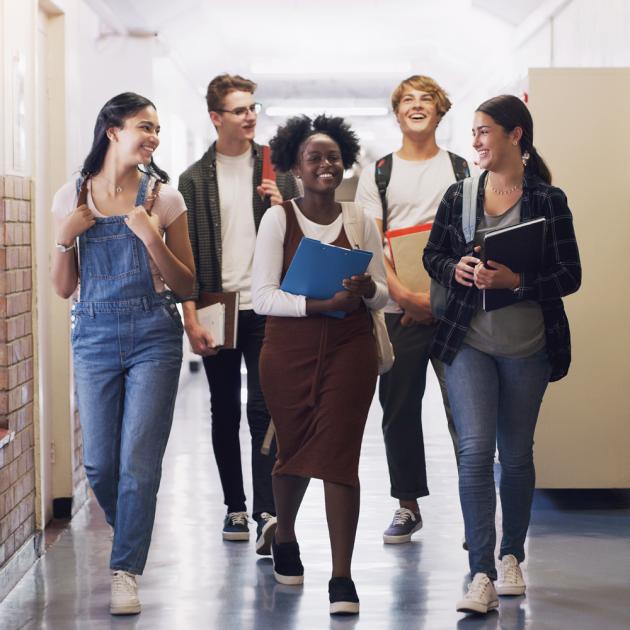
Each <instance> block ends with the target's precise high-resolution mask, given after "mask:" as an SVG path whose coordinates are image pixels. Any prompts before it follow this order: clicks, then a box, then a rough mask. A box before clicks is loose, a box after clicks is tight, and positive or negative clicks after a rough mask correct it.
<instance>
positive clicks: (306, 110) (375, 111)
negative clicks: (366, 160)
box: [265, 105, 389, 117]
mask: <svg viewBox="0 0 630 630" xmlns="http://www.w3.org/2000/svg"><path fill="white" fill-rule="evenodd" d="M388 113H389V110H388V109H387V107H367V106H366V107H352V106H341V107H327V106H325V105H322V106H321V107H312V106H308V105H305V106H304V107H300V106H298V105H295V106H290V107H282V106H271V107H267V108H266V109H265V114H267V116H283V117H285V116H298V115H300V114H306V116H317V115H318V114H328V115H329V116H387V114H388Z"/></svg>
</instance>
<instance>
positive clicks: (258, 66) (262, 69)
mask: <svg viewBox="0 0 630 630" xmlns="http://www.w3.org/2000/svg"><path fill="white" fill-rule="evenodd" d="M250 71H251V72H252V73H253V74H264V75H281V76H288V75H299V76H304V75H321V74H323V75H325V76H327V77H330V76H337V75H340V74H353V75H354V74H370V75H372V74H396V75H398V74H405V73H407V74H408V73H409V72H411V63H410V62H409V61H381V60H379V59H374V60H365V61H362V62H361V63H350V62H346V63H344V62H343V61H341V62H339V61H337V60H334V61H330V62H329V63H321V62H315V63H313V62H309V60H308V59H296V60H294V61H292V62H291V61H287V60H284V59H282V60H277V61H275V60H269V61H266V62H255V63H253V64H252V65H251V68H250Z"/></svg>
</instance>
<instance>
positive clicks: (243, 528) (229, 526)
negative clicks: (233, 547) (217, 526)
mask: <svg viewBox="0 0 630 630" xmlns="http://www.w3.org/2000/svg"><path fill="white" fill-rule="evenodd" d="M223 540H249V527H248V525H247V512H228V514H227V516H226V517H225V520H224V521H223Z"/></svg>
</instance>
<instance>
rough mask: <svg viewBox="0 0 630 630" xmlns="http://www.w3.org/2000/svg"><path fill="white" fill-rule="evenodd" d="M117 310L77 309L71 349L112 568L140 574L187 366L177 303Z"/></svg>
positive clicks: (88, 468)
mask: <svg viewBox="0 0 630 630" xmlns="http://www.w3.org/2000/svg"><path fill="white" fill-rule="evenodd" d="M136 306H137V307H136V308H134V307H133V306H132V305H131V304H130V305H128V306H127V307H125V308H122V309H121V307H120V306H117V307H116V309H115V311H114V312H92V313H90V309H89V307H87V308H82V304H81V303H79V304H77V305H75V307H74V308H73V318H74V321H73V330H72V345H73V358H74V377H75V384H76V393H77V401H78V407H79V414H80V418H81V428H82V432H83V456H84V463H85V469H86V473H87V476H88V480H89V482H90V485H91V486H92V489H93V490H94V494H95V496H96V499H97V500H98V502H99V504H100V506H101V507H102V508H103V511H104V512H105V518H106V519H107V522H108V523H109V524H110V525H111V526H112V527H113V528H114V542H113V546H112V554H111V561H110V567H111V569H112V570H124V571H130V572H131V573H135V574H141V573H142V571H143V569H144V565H145V563H146V559H147V553H148V550H149V544H150V542H151V533H152V530H153V522H154V518H155V506H156V497H157V492H158V488H159V485H160V477H161V473H162V457H163V455H164V450H165V448H166V442H167V440H168V436H169V433H170V429H171V423H172V419H173V409H174V406H175V397H176V394H177V384H178V378H179V371H180V367H181V362H182V333H183V329H182V324H181V321H180V318H179V313H178V312H177V309H176V307H175V305H174V303H173V302H172V301H169V302H166V303H162V304H160V303H154V304H152V305H149V304H147V302H146V301H145V302H144V307H143V306H142V302H141V303H139V304H137V305H136Z"/></svg>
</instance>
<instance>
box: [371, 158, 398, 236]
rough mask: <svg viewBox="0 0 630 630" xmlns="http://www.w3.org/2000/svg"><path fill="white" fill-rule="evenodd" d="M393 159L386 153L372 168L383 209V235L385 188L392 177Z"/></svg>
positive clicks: (384, 227)
mask: <svg viewBox="0 0 630 630" xmlns="http://www.w3.org/2000/svg"><path fill="white" fill-rule="evenodd" d="M393 161H394V159H393V157H392V154H391V153H388V154H387V155H386V156H385V157H382V158H381V159H380V160H377V162H376V166H375V168H374V180H375V181H376V187H377V188H378V195H379V197H380V198H381V207H382V208H383V215H382V221H383V235H385V232H387V196H386V195H387V186H389V180H390V179H391V177H392V164H393Z"/></svg>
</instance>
